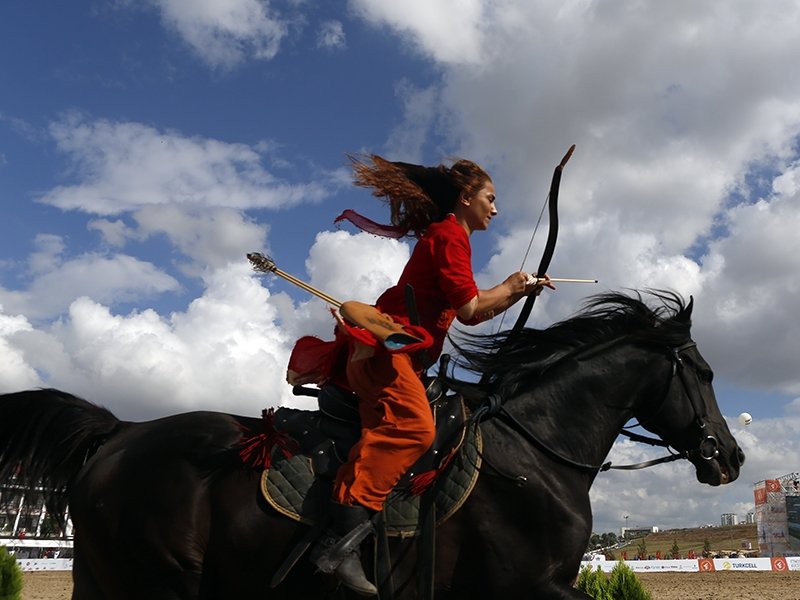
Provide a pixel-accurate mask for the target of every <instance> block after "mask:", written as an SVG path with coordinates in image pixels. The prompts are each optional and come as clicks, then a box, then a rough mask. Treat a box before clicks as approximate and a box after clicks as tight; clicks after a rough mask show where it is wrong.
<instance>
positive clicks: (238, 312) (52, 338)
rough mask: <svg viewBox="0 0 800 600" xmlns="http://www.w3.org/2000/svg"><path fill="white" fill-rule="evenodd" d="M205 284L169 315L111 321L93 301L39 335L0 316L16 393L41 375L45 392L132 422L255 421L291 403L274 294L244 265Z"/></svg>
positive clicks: (78, 304)
mask: <svg viewBox="0 0 800 600" xmlns="http://www.w3.org/2000/svg"><path fill="white" fill-rule="evenodd" d="M206 284H207V285H206V289H205V291H204V293H203V295H202V296H200V297H199V298H197V299H196V300H194V301H193V302H192V303H191V304H190V305H189V306H188V307H187V309H186V311H184V312H176V313H173V314H171V315H166V316H165V315H159V314H157V313H156V312H155V311H154V310H152V309H147V310H143V311H134V312H131V313H130V314H128V315H118V314H113V313H112V312H111V311H110V310H109V309H108V307H107V306H104V305H102V304H100V303H98V302H96V301H94V300H91V299H89V298H87V297H82V298H79V299H77V300H76V301H75V302H73V303H72V305H71V306H70V308H69V314H68V316H67V317H66V318H65V319H63V320H58V321H54V322H52V323H51V324H50V325H47V326H44V327H43V328H41V329H33V328H32V327H31V326H30V325H28V324H27V323H26V322H25V320H24V319H22V318H20V317H14V318H12V317H7V316H6V315H1V314H0V354H1V355H2V356H3V358H4V359H5V361H4V363H5V364H6V367H5V368H6V369H7V370H8V369H14V370H15V373H16V378H15V379H12V380H11V381H12V384H13V385H12V386H11V387H12V388H17V389H18V388H20V387H31V386H32V385H38V384H39V382H38V380H37V379H35V378H34V376H33V374H34V373H36V372H40V373H41V374H42V382H43V383H44V384H46V385H52V386H56V387H60V388H63V389H68V390H70V391H73V392H75V393H78V394H82V395H84V396H86V397H87V398H88V399H89V400H93V401H95V402H99V403H102V404H104V405H106V406H108V407H109V408H111V409H112V410H113V411H115V412H116V413H117V414H119V415H120V416H122V417H123V418H135V419H139V418H153V416H154V415H164V414H171V413H174V412H176V411H184V410H192V409H198V408H203V407H205V408H209V409H216V410H227V411H230V412H236V413H241V414H258V412H259V411H260V409H261V408H263V407H265V406H275V405H277V404H280V403H282V402H285V401H287V400H290V399H291V398H290V395H289V388H288V386H287V384H286V383H285V382H284V377H285V371H286V364H287V362H288V352H289V350H290V348H291V342H292V341H293V340H290V339H289V338H287V336H286V335H285V334H284V333H283V332H282V331H281V330H280V329H279V328H278V327H277V326H276V325H275V319H276V318H277V313H276V311H275V309H274V308H273V307H272V306H271V305H270V303H269V293H268V292H267V291H266V289H265V288H263V287H261V286H260V285H259V283H258V281H257V280H256V279H255V278H253V277H251V276H250V273H249V271H248V270H247V267H246V266H242V265H239V266H235V267H229V268H226V269H219V270H216V271H214V272H213V273H211V274H210V275H209V276H208V278H207V280H206ZM13 319H16V321H15V322H14V321H13ZM11 325H14V326H13V327H12V326H11ZM3 343H4V344H3ZM9 358H11V359H12V362H11V363H10V364H9V362H8V359H9ZM4 389H8V388H7V387H6V386H5V385H4Z"/></svg>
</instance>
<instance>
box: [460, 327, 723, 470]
mask: <svg viewBox="0 0 800 600" xmlns="http://www.w3.org/2000/svg"><path fill="white" fill-rule="evenodd" d="M624 339H627V336H622V337H620V338H616V339H614V340H611V341H609V342H607V343H606V344H601V346H602V348H599V347H594V348H592V349H590V350H589V353H590V354H594V353H596V352H597V351H599V350H600V349H605V348H607V347H609V346H612V345H617V344H619V343H620V342H621V341H623V340H624ZM696 346H697V344H696V343H695V342H694V341H693V340H691V339H689V340H687V341H686V342H683V343H682V344H679V345H677V346H668V347H667V356H668V357H669V359H670V360H671V361H672V374H671V375H670V378H669V380H668V382H667V385H666V388H665V391H664V395H663V397H662V399H661V401H660V402H659V404H658V407H657V408H656V410H655V411H654V412H653V414H652V415H650V416H649V417H648V419H647V421H651V420H652V419H653V418H654V417H655V416H657V415H658V414H659V413H660V412H661V410H662V409H663V407H664V405H665V404H666V401H667V397H668V396H669V392H670V389H671V387H672V382H673V381H674V380H675V377H676V375H677V377H678V379H679V380H680V382H681V385H682V386H683V390H684V393H685V394H686V396H687V398H688V399H689V402H690V404H691V406H692V409H693V410H694V421H695V423H696V424H697V425H698V427H699V428H700V432H701V437H702V439H701V440H700V442H699V444H698V446H697V448H693V449H691V450H684V451H681V452H677V451H675V452H673V451H672V450H671V449H670V444H669V443H668V442H666V441H664V440H663V439H661V438H654V437H649V436H644V435H640V434H637V433H633V432H630V431H627V429H623V430H622V431H620V434H622V435H625V436H626V437H628V438H629V439H631V440H632V441H634V442H641V443H645V444H650V445H652V446H660V447H663V448H666V449H667V450H669V452H670V454H669V455H668V456H664V457H661V458H656V459H653V460H648V461H644V462H640V463H635V464H630V465H612V463H611V461H608V462H605V463H602V464H599V465H593V464H588V463H583V462H579V461H575V460H573V459H571V458H569V457H568V456H564V455H563V454H562V453H560V452H559V451H557V450H554V449H553V448H551V447H550V446H549V445H547V443H545V442H543V441H542V440H541V439H540V438H539V437H538V436H537V435H536V434H535V433H534V432H532V431H531V430H530V428H529V427H527V426H526V425H524V424H523V423H521V422H520V421H519V420H518V419H517V418H516V417H515V416H514V415H513V414H511V413H510V412H509V411H508V409H507V408H506V406H505V403H504V402H503V399H502V398H501V397H500V396H499V395H498V394H490V395H489V396H488V397H487V398H486V399H485V400H484V402H483V403H482V404H481V405H480V406H479V407H478V408H477V409H476V411H475V413H474V414H473V415H472V419H471V420H473V421H474V422H476V423H477V422H479V421H483V420H486V419H488V418H490V417H494V418H497V419H499V420H500V421H501V422H503V423H505V424H506V425H507V426H509V427H510V428H511V429H512V430H514V431H516V432H517V433H518V434H519V435H520V436H522V437H523V438H524V439H525V440H527V441H528V442H529V443H531V444H532V445H534V446H536V447H538V448H539V449H540V450H542V451H543V452H544V453H545V454H547V455H548V456H549V457H551V458H554V459H556V460H558V461H560V462H562V463H564V464H566V465H568V466H571V467H574V468H577V469H581V470H587V471H596V472H602V471H608V470H609V469H621V470H635V469H643V468H645V467H650V466H653V465H658V464H662V463H667V462H673V461H676V460H681V459H687V460H689V459H690V458H692V457H694V456H699V457H700V458H702V459H703V460H713V459H715V458H717V457H718V456H719V441H718V440H717V438H716V437H714V436H713V435H703V433H704V432H705V429H706V426H707V424H708V415H707V414H706V412H705V410H704V409H703V407H702V403H701V401H700V399H699V397H698V394H697V393H696V391H697V390H696V388H695V387H693V386H692V385H690V382H689V378H688V376H687V374H686V367H685V365H684V362H683V357H682V356H681V355H682V354H683V353H684V352H685V351H687V350H689V349H691V348H694V347H696ZM572 357H573V358H574V357H575V356H574V355H573V356H572ZM640 424H641V421H640ZM483 459H484V461H485V457H483ZM489 466H491V465H489ZM492 468H493V469H494V470H495V471H497V472H498V473H500V474H501V475H504V474H503V473H501V472H500V471H499V470H498V469H496V468H494V467H492ZM505 476H506V477H508V478H510V479H513V480H515V481H516V482H517V483H518V484H524V483H525V482H526V481H527V479H526V478H525V477H523V476H517V477H512V476H508V475H505Z"/></svg>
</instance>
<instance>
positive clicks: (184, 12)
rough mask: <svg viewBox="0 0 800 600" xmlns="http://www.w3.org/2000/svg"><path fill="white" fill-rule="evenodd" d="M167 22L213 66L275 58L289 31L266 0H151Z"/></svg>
mask: <svg viewBox="0 0 800 600" xmlns="http://www.w3.org/2000/svg"><path fill="white" fill-rule="evenodd" d="M151 1H152V3H153V4H154V5H155V6H156V7H157V8H158V10H159V11H160V13H161V18H162V20H163V21H164V24H165V25H166V26H167V27H168V28H170V29H173V30H175V31H176V32H177V33H178V35H180V36H181V38H183V40H184V41H185V42H186V43H187V44H188V45H189V46H190V47H191V49H192V50H193V51H194V52H195V53H197V55H198V56H200V58H201V59H203V60H204V61H205V62H206V63H208V64H209V65H210V66H212V67H224V68H230V67H233V66H235V65H237V64H239V63H240V62H242V61H243V60H245V59H247V58H250V57H252V58H256V59H260V60H269V59H272V58H273V57H274V56H275V55H276V54H277V52H278V49H279V47H280V42H281V40H282V39H283V38H284V37H285V36H286V34H287V24H286V22H284V21H283V20H282V19H281V18H280V17H276V16H275V14H274V11H271V10H270V4H269V2H267V1H266V0H261V1H259V0H151Z"/></svg>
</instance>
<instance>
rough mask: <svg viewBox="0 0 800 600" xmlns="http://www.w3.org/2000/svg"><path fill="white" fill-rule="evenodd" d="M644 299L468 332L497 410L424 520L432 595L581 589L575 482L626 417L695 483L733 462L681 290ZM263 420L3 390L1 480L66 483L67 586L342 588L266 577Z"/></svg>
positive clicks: (537, 594) (581, 505) (612, 300)
mask: <svg viewBox="0 0 800 600" xmlns="http://www.w3.org/2000/svg"><path fill="white" fill-rule="evenodd" d="M655 298H656V299H657V300H658V301H657V302H655V306H654V307H652V306H650V305H648V304H646V303H644V302H643V301H642V299H641V297H640V296H639V295H638V294H637V295H635V296H628V295H622V294H608V295H603V296H598V297H595V298H594V299H593V300H592V301H591V302H590V303H589V305H588V306H587V308H586V310H584V311H583V312H582V313H581V314H579V315H578V316H576V317H574V318H571V319H569V320H566V321H564V322H562V323H559V324H556V325H554V326H551V327H549V328H547V329H544V330H534V329H526V330H522V331H520V332H517V333H516V334H514V335H508V334H501V335H499V336H491V337H488V338H480V339H479V340H478V342H474V343H472V344H465V346H467V347H465V348H464V349H462V352H463V357H464V358H463V359H462V360H466V361H467V362H468V364H469V365H471V366H472V367H473V368H475V369H477V370H479V371H480V372H485V373H490V374H491V376H490V377H488V378H486V380H485V381H484V383H485V387H486V388H487V389H488V390H490V391H491V393H492V396H491V397H492V398H493V399H494V402H492V403H491V404H492V405H493V409H494V411H495V412H496V414H495V415H494V416H491V415H488V414H487V415H486V418H485V420H484V421H483V422H482V423H481V425H480V427H481V430H482V434H483V440H484V447H483V458H484V459H485V460H484V463H483V469H482V472H481V475H480V478H479V479H478V482H477V485H476V486H475V488H474V490H473V492H472V494H471V495H470V496H469V498H468V499H467V501H466V502H465V503H464V505H463V506H462V508H461V509H460V510H459V511H458V512H457V513H455V514H454V515H453V516H452V517H451V518H450V519H449V520H447V521H446V522H445V523H444V524H442V525H441V526H440V527H439V529H438V531H437V536H436V561H435V579H434V581H435V597H436V598H437V599H438V600H444V599H455V598H458V599H459V600H469V599H476V600H477V599H482V600H483V599H494V598H498V599H499V598H510V599H517V598H540V599H551V598H552V599H555V598H576V599H577V598H584V597H585V596H584V595H583V594H582V593H581V592H578V591H577V590H576V589H574V588H573V587H572V585H573V582H574V580H575V577H576V574H577V572H578V569H579V564H580V560H581V556H582V554H583V552H584V550H585V549H586V547H587V544H588V540H589V537H590V534H591V530H592V517H591V508H590V504H589V488H590V487H591V485H592V482H593V480H594V478H595V476H596V475H597V473H598V471H599V470H600V465H601V464H602V462H603V460H604V459H605V457H606V455H607V453H608V452H609V450H610V448H611V446H612V444H613V443H614V441H615V439H616V438H617V436H618V434H619V433H620V431H621V430H622V429H623V427H624V426H625V424H626V423H627V422H628V421H629V420H630V419H631V418H636V419H638V421H639V423H640V424H641V425H642V426H643V427H644V428H646V429H647V430H649V431H650V432H652V433H654V434H656V435H657V436H659V437H660V438H662V439H663V440H664V441H666V442H667V443H668V444H669V445H670V446H671V447H672V448H674V449H675V451H676V452H677V453H678V454H680V455H682V456H684V457H685V458H688V460H689V461H690V462H691V463H692V464H693V465H694V467H695V470H696V477H697V479H698V480H699V481H700V482H702V483H707V484H709V485H713V486H716V485H719V484H723V483H728V482H731V481H733V480H735V479H736V478H737V477H738V475H739V469H740V466H741V464H742V462H743V460H744V455H743V453H742V451H741V450H740V449H739V447H738V446H737V444H736V441H735V439H734V438H733V436H732V435H731V433H730V431H729V429H728V427H727V425H726V423H725V420H724V419H723V417H722V415H721V414H720V411H719V408H718V406H717V403H716V399H715V397H714V392H713V389H712V386H711V379H712V372H711V369H710V368H709V366H708V364H707V363H706V361H705V360H704V359H703V357H702V356H701V355H700V353H699V351H698V350H697V348H696V346H695V344H694V342H692V340H691V337H690V315H691V303H689V305H688V306H686V305H685V304H684V302H683V301H682V300H681V299H680V298H679V297H677V296H675V295H672V294H665V293H659V294H656V295H655ZM651 304H653V303H651ZM498 348H501V349H502V352H497V351H496V350H497V349H498ZM259 424H260V420H258V419H252V418H245V417H239V416H234V415H228V414H221V413H213V412H193V413H187V414H181V415H176V416H171V417H167V418H163V419H158V420H154V421H149V422H143V423H132V422H122V421H119V420H118V419H117V418H115V417H114V416H113V415H112V414H111V413H110V412H108V411H107V410H106V409H104V408H101V407H98V406H96V405H94V404H90V403H88V402H86V401H84V400H81V399H78V398H76V397H74V396H71V395H69V394H66V393H64V392H60V391H57V390H37V391H27V392H20V393H13V394H6V395H4V396H0V477H3V478H7V477H10V476H12V475H14V476H16V478H17V480H18V481H25V482H27V483H29V484H31V485H35V484H39V482H40V481H42V482H43V483H44V484H45V486H47V487H51V488H54V489H65V490H66V492H67V499H68V503H69V507H70V511H71V516H72V519H73V522H74V524H75V560H74V567H73V578H74V591H73V598H74V599H75V600H99V599H109V600H112V599H113V600H126V599H137V600H160V599H164V600H167V599H176V600H177V599H181V600H188V599H192V600H194V599H229V598H251V597H252V598H255V597H259V598H269V599H281V598H285V599H292V600H304V599H313V598H328V597H334V595H336V594H341V595H342V596H341V597H347V596H346V592H344V590H341V589H336V583H335V581H334V580H332V579H331V578H330V577H329V576H323V575H322V574H318V573H315V572H314V569H313V567H312V565H311V564H310V563H309V561H307V560H305V559H303V560H300V561H299V562H298V563H297V565H296V567H295V568H294V569H293V570H292V571H291V572H290V573H289V575H288V576H287V578H286V579H285V580H284V581H283V583H281V584H280V585H279V586H277V587H276V588H275V589H270V588H269V581H270V578H271V577H272V575H273V573H274V572H275V570H276V569H277V568H278V567H279V565H281V564H282V563H283V561H284V559H285V558H286V556H287V554H288V553H289V552H290V551H291V549H292V547H293V546H294V544H295V542H296V541H297V539H298V537H300V536H302V534H303V532H304V531H305V530H306V526H304V525H300V524H298V523H296V522H294V521H291V520H289V519H287V518H285V517H283V516H281V515H279V514H278V513H277V512H275V511H273V510H272V509H271V508H270V507H269V506H267V505H266V504H265V503H264V501H263V499H262V496H261V494H260V493H259V477H260V473H259V472H256V471H253V470H252V469H248V468H245V467H243V465H242V464H241V462H240V460H239V457H238V453H237V452H236V451H235V448H236V446H237V444H238V443H239V442H240V440H241V438H242V432H243V429H251V430H255V429H257V428H258V427H259ZM393 551H394V553H395V565H396V566H395V572H394V575H395V591H396V597H398V598H414V597H416V594H417V592H416V586H415V583H414V571H415V565H416V563H415V559H414V550H413V544H412V543H411V542H409V541H394V542H393ZM336 597H339V596H336Z"/></svg>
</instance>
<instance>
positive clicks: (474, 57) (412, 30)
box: [350, 0, 486, 64]
mask: <svg viewBox="0 0 800 600" xmlns="http://www.w3.org/2000/svg"><path fill="white" fill-rule="evenodd" d="M350 4H351V6H352V7H353V8H354V10H355V11H356V12H357V14H358V15H359V16H360V17H361V18H363V19H364V20H366V21H368V22H370V23H373V24H375V25H379V26H385V27H388V28H390V29H392V30H394V31H395V32H396V33H397V34H399V35H400V36H402V37H405V38H407V39H408V40H409V42H410V43H411V44H412V45H413V47H414V48H416V49H417V50H418V51H420V52H422V53H424V54H426V55H429V56H431V57H432V58H433V59H435V60H436V61H440V62H444V63H458V64H461V63H469V64H474V63H479V62H480V61H481V60H482V59H483V57H484V56H483V52H484V46H483V43H482V42H483V39H484V32H483V28H482V25H483V23H484V18H485V4H486V3H484V2H481V1H480V0H467V1H464V0H442V1H440V2H426V1H425V0H410V1H407V2H402V3H397V2H381V0H351V3H350Z"/></svg>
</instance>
